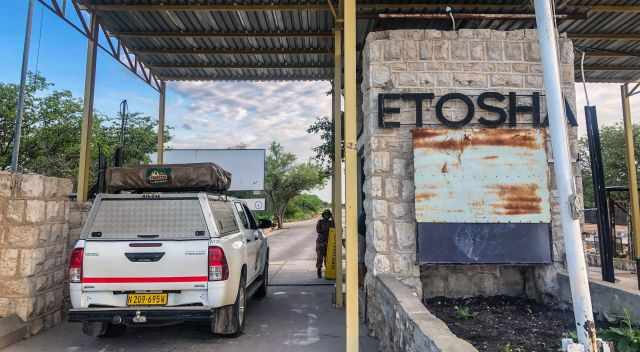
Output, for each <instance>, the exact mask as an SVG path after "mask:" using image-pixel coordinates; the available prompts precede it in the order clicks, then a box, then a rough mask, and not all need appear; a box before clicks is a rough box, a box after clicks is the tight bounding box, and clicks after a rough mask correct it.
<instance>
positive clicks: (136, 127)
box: [0, 74, 170, 178]
mask: <svg viewBox="0 0 640 352" xmlns="http://www.w3.org/2000/svg"><path fill="white" fill-rule="evenodd" d="M18 88H19V87H18V85H16V84H11V83H0V126H1V127H2V128H0V168H2V169H4V168H6V167H7V166H9V165H10V163H11V153H12V149H13V134H14V127H15V116H16V101H17V99H18ZM52 88H53V84H52V83H50V82H47V80H46V79H45V78H44V77H42V76H39V75H33V74H30V75H29V79H28V82H27V87H26V94H25V105H24V114H23V123H22V141H21V146H20V157H19V167H20V169H21V170H24V171H31V172H36V173H39V174H43V175H48V176H58V177H71V178H75V177H76V175H77V170H78V161H79V158H80V129H81V121H82V110H83V105H82V100H81V99H78V98H74V97H73V95H72V94H71V92H70V91H67V90H62V91H59V90H52ZM128 120H129V123H128V128H127V133H126V136H125V143H126V146H125V161H126V163H127V164H128V165H136V164H139V163H148V162H150V160H149V159H148V154H149V153H151V152H153V151H155V148H156V143H157V133H156V129H157V123H156V122H155V119H152V118H151V117H149V116H144V115H142V114H140V113H132V114H129V117H128ZM91 132H92V145H91V154H92V159H93V160H94V161H96V160H97V157H98V149H99V148H100V149H101V150H102V152H103V153H104V154H105V155H106V156H107V158H108V160H111V159H112V158H113V155H114V152H115V149H116V148H117V146H118V145H119V140H120V137H119V134H120V118H119V117H108V116H106V115H104V114H101V113H99V112H94V117H93V128H92V131H91ZM168 133H169V128H167V129H166V130H165V137H166V138H165V141H168V140H169V139H170V137H169V135H168ZM93 171H94V172H95V169H94V170H93Z"/></svg>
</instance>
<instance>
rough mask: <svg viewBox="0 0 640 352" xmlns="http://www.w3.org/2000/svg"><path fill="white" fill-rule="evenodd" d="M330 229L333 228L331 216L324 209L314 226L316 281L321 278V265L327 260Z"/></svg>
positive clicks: (329, 212)
mask: <svg viewBox="0 0 640 352" xmlns="http://www.w3.org/2000/svg"><path fill="white" fill-rule="evenodd" d="M332 227H335V225H334V223H333V216H332V215H331V211H330V210H329V209H325V211H323V212H322V217H321V218H320V220H318V223H317V224H316V232H317V233H318V238H317V239H316V256H317V257H316V269H318V279H321V278H322V264H323V263H325V262H326V259H327V258H326V257H327V243H328V242H329V229H330V228H332Z"/></svg>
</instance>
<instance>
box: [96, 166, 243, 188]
mask: <svg viewBox="0 0 640 352" xmlns="http://www.w3.org/2000/svg"><path fill="white" fill-rule="evenodd" d="M230 185H231V173H230V172H228V171H226V170H224V169H223V168H221V167H220V166H218V165H216V164H214V163H195V164H164V165H144V166H139V167H115V168H109V169H108V170H107V193H119V192H121V191H133V192H210V193H222V192H224V191H226V190H228V189H229V186H230Z"/></svg>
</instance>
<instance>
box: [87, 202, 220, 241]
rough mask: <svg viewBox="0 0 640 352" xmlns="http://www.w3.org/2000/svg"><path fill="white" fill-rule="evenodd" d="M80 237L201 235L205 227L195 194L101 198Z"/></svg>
mask: <svg viewBox="0 0 640 352" xmlns="http://www.w3.org/2000/svg"><path fill="white" fill-rule="evenodd" d="M96 210H97V211H96V214H95V216H94V218H93V219H89V221H91V223H90V224H89V226H88V227H87V228H86V229H87V230H86V231H84V233H83V238H89V239H92V240H94V239H95V240H100V239H102V240H117V239H146V238H148V239H156V240H157V239H204V238H208V237H209V231H208V229H207V225H206V223H205V220H204V214H203V213H202V207H201V205H200V201H199V200H198V199H197V198H192V199H191V198H176V199H135V198H134V199H103V200H102V201H101V202H100V204H99V208H98V209H96Z"/></svg>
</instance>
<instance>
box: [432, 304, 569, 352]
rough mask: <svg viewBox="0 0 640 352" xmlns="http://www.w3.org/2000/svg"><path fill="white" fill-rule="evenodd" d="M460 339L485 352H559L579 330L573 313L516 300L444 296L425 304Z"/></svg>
mask: <svg viewBox="0 0 640 352" xmlns="http://www.w3.org/2000/svg"><path fill="white" fill-rule="evenodd" d="M425 305H426V306H427V308H428V309H429V310H430V311H431V312H432V313H433V314H435V315H436V316H437V317H438V318H439V319H441V320H443V321H444V322H445V323H446V324H447V325H448V326H449V329H451V331H452V332H453V333H454V334H456V335H457V336H458V337H460V338H462V339H465V340H467V341H469V342H470V343H471V344H472V345H473V346H475V347H476V348H477V349H478V350H479V351H481V352H547V351H558V349H559V348H560V344H561V342H560V340H561V339H562V337H563V334H566V333H567V332H569V331H573V330H575V325H574V320H573V313H572V312H569V311H563V310H559V309H553V308H550V307H549V306H547V305H544V304H540V303H537V302H535V301H533V300H529V299H524V298H515V297H505V296H496V297H473V298H465V299H451V298H444V297H437V298H432V299H429V300H427V301H425Z"/></svg>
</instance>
